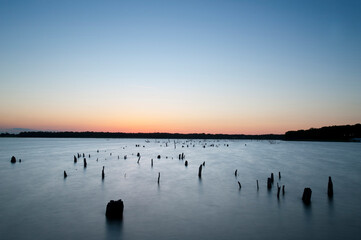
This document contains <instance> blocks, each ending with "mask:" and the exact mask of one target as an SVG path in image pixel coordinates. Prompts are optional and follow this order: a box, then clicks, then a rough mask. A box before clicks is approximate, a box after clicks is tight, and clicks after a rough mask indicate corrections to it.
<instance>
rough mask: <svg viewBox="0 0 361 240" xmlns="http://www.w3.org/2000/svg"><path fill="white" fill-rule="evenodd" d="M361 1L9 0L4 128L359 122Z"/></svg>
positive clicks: (273, 128)
mask: <svg viewBox="0 0 361 240" xmlns="http://www.w3.org/2000/svg"><path fill="white" fill-rule="evenodd" d="M360 12H361V2H360V1H51V0H47V1H45V0H44V1H0V32H1V34H0V52H1V54H0V100H1V103H0V115H1V116H2V117H1V118H0V126H1V127H25V128H37V129H54V130H107V131H108V130H109V131H128V132H129V131H130V132H132V131H151V132H155V131H168V132H212V133H221V132H225V133H269V132H275V133H283V132H284V131H287V130H291V129H299V128H310V127H320V126H324V125H335V124H354V123H358V122H361V97H360V92H361V81H360V76H361V44H360V43H361V14H360Z"/></svg>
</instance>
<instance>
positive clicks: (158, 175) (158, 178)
mask: <svg viewBox="0 0 361 240" xmlns="http://www.w3.org/2000/svg"><path fill="white" fill-rule="evenodd" d="M159 181H160V172H159V173H158V184H159Z"/></svg>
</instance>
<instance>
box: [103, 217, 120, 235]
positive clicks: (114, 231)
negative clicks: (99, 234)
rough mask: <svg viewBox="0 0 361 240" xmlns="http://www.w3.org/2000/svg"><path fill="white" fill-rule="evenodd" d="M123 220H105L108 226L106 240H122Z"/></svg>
mask: <svg viewBox="0 0 361 240" xmlns="http://www.w3.org/2000/svg"><path fill="white" fill-rule="evenodd" d="M123 221H124V216H123V219H121V220H109V219H107V218H105V225H106V239H121V237H122V235H123V232H122V229H123Z"/></svg>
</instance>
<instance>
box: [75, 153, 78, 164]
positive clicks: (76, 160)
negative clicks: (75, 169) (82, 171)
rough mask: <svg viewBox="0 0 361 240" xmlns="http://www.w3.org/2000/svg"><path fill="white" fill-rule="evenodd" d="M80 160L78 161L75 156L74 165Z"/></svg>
mask: <svg viewBox="0 0 361 240" xmlns="http://www.w3.org/2000/svg"><path fill="white" fill-rule="evenodd" d="M77 162H78V159H76V156H75V155H74V163H77Z"/></svg>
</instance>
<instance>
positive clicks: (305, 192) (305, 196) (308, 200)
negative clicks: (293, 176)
mask: <svg viewBox="0 0 361 240" xmlns="http://www.w3.org/2000/svg"><path fill="white" fill-rule="evenodd" d="M311 195H312V190H311V188H305V190H303V195H302V201H303V202H304V203H305V204H310V203H311Z"/></svg>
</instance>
